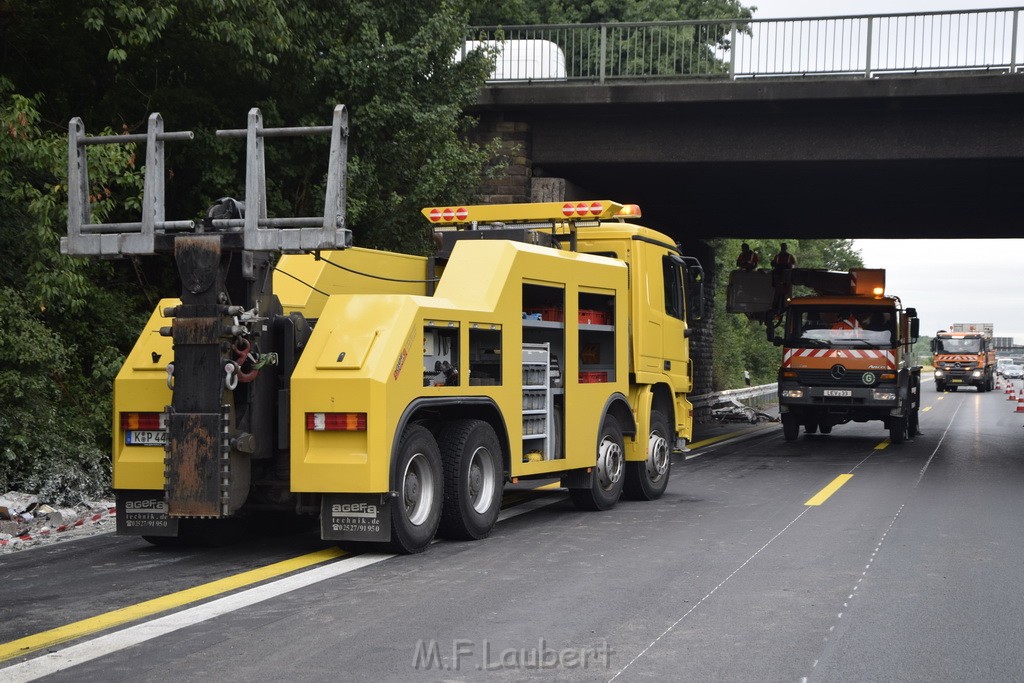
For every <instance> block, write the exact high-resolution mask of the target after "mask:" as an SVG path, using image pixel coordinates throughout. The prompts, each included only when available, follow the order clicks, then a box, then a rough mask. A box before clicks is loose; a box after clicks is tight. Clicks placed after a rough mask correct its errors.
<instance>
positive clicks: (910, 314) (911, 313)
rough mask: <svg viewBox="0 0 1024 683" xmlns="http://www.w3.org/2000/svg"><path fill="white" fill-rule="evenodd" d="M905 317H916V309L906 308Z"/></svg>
mask: <svg viewBox="0 0 1024 683" xmlns="http://www.w3.org/2000/svg"><path fill="white" fill-rule="evenodd" d="M907 317H908V318H916V317H917V309H916V308H908V309H907Z"/></svg>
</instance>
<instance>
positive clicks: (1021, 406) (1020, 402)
mask: <svg viewBox="0 0 1024 683" xmlns="http://www.w3.org/2000/svg"><path fill="white" fill-rule="evenodd" d="M1014 412H1015V413H1024V392H1021V395H1020V398H1018V399H1017V410H1015V411H1014Z"/></svg>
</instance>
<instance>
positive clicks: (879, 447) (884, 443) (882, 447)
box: [875, 439, 889, 451]
mask: <svg viewBox="0 0 1024 683" xmlns="http://www.w3.org/2000/svg"><path fill="white" fill-rule="evenodd" d="M888 447H889V439H885V440H884V441H882V443H880V444H878V445H877V446H875V450H876V451H884V450H885V449H886V448H888Z"/></svg>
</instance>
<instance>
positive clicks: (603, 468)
mask: <svg viewBox="0 0 1024 683" xmlns="http://www.w3.org/2000/svg"><path fill="white" fill-rule="evenodd" d="M623 464H624V456H623V453H622V447H621V446H619V444H617V443H615V441H613V440H612V439H611V438H609V437H607V436H606V437H604V438H602V439H601V444H600V445H599V446H598V447H597V481H598V484H599V485H600V486H601V488H602V489H604V490H605V491H607V490H609V489H611V488H612V487H614V486H615V484H617V483H618V481H619V479H621V478H622V468H623Z"/></svg>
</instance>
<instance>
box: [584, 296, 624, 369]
mask: <svg viewBox="0 0 1024 683" xmlns="http://www.w3.org/2000/svg"><path fill="white" fill-rule="evenodd" d="M578 318H579V324H578V325H577V330H578V334H579V374H578V375H577V381H578V382H579V383H580V384H594V383H600V382H614V381H615V380H616V376H615V297H614V295H613V294H612V293H611V292H609V293H607V294H605V293H601V292H599V291H590V292H580V295H579V316H578Z"/></svg>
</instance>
